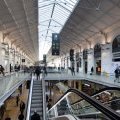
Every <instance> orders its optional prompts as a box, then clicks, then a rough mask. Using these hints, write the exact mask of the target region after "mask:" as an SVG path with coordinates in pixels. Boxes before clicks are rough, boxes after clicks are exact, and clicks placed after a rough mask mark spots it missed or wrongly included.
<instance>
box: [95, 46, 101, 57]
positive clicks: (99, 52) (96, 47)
mask: <svg viewBox="0 0 120 120" xmlns="http://www.w3.org/2000/svg"><path fill="white" fill-rule="evenodd" d="M94 57H95V58H100V57H101V45H100V44H96V45H95V47H94Z"/></svg>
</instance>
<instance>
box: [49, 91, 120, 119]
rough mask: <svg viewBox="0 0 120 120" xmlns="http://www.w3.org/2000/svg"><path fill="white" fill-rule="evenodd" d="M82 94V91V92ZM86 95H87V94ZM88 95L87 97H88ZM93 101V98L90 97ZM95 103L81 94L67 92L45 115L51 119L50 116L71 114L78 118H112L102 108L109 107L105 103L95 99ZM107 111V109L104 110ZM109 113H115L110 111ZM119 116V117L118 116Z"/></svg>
mask: <svg viewBox="0 0 120 120" xmlns="http://www.w3.org/2000/svg"><path fill="white" fill-rule="evenodd" d="M83 94H84V93H83ZM87 97H88V96H87ZM89 97H90V96H89ZM89 97H88V98H89ZM90 99H92V100H93V101H94V100H95V99H94V98H92V97H90ZM95 102H96V104H94V102H91V100H90V101H89V100H87V99H86V98H85V99H84V97H83V96H82V95H81V96H80V95H78V94H76V93H74V92H68V93H67V94H66V95H65V96H64V97H62V98H61V99H60V100H59V101H58V102H57V103H56V104H55V105H54V106H53V107H52V108H51V109H50V110H49V111H48V112H47V117H48V118H49V119H51V120H52V118H57V117H59V116H63V115H69V114H70V115H72V116H74V117H75V118H76V117H77V118H79V119H84V120H87V119H96V120H98V119H99V120H110V119H113V118H110V117H111V116H112V115H108V113H107V112H104V111H105V110H102V109H106V108H107V109H109V110H110V111H111V109H110V108H109V107H108V105H106V104H104V105H103V104H102V103H101V102H100V101H98V100H95ZM99 104H100V105H101V106H102V108H99V107H98V106H99ZM106 111H107V110H106ZM110 111H109V112H110ZM110 114H117V115H118V116H119V114H118V113H114V111H112V112H111V113H110ZM118 118H119V117H118Z"/></svg>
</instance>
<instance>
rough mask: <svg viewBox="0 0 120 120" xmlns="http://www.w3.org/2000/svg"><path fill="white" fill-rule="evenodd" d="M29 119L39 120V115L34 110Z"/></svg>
mask: <svg viewBox="0 0 120 120" xmlns="http://www.w3.org/2000/svg"><path fill="white" fill-rule="evenodd" d="M31 120H41V119H40V115H39V114H38V113H37V112H36V110H35V111H34V114H33V115H32V116H31Z"/></svg>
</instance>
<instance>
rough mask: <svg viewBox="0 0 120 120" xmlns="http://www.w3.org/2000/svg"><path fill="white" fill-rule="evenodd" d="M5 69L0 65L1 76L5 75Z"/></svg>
mask: <svg viewBox="0 0 120 120" xmlns="http://www.w3.org/2000/svg"><path fill="white" fill-rule="evenodd" d="M4 71H5V69H4V67H3V66H2V65H0V74H1V73H2V74H3V76H5V73H4Z"/></svg>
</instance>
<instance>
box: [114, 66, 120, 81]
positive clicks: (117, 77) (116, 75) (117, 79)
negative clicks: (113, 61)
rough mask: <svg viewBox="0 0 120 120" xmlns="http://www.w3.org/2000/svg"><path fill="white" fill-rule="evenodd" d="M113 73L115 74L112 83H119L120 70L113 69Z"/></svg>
mask: <svg viewBox="0 0 120 120" xmlns="http://www.w3.org/2000/svg"><path fill="white" fill-rule="evenodd" d="M114 73H115V80H114V82H116V81H118V82H119V74H120V70H119V68H118V67H117V68H116V69H115V71H114Z"/></svg>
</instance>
